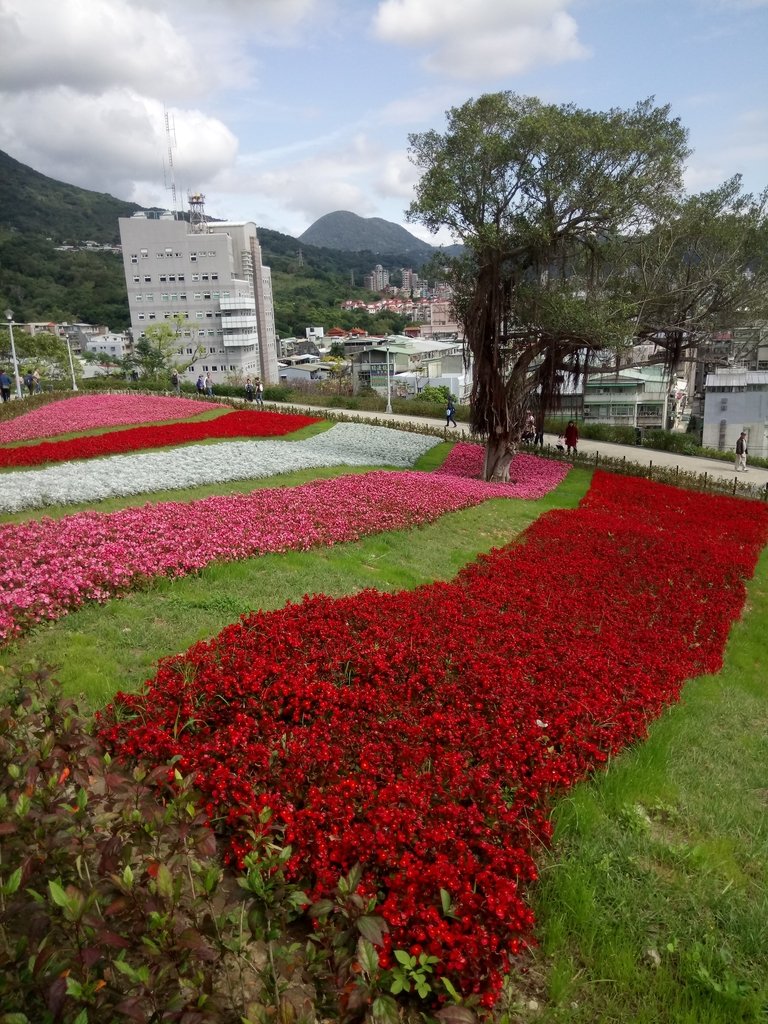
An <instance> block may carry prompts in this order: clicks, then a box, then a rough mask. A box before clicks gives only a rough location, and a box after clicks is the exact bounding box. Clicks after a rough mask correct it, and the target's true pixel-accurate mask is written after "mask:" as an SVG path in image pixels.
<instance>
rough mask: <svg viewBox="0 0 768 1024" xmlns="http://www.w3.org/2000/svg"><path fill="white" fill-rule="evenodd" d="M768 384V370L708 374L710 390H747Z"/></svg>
mask: <svg viewBox="0 0 768 1024" xmlns="http://www.w3.org/2000/svg"><path fill="white" fill-rule="evenodd" d="M756 384H768V370H729V371H727V372H726V373H708V374H707V383H706V387H708V388H745V387H750V386H754V385H756Z"/></svg>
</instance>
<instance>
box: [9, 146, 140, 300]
mask: <svg viewBox="0 0 768 1024" xmlns="http://www.w3.org/2000/svg"><path fill="white" fill-rule="evenodd" d="M0 178H2V182H3V188H2V192H0V227H2V228H5V229H8V228H10V229H11V230H13V231H17V232H19V233H21V234H25V235H40V236H42V237H44V238H53V239H55V241H56V242H57V243H60V242H84V241H86V240H91V241H94V242H102V243H116V242H117V241H118V240H119V235H118V228H117V219H118V217H130V216H132V215H133V214H134V213H135V212H136V211H137V210H140V209H141V207H140V206H137V205H136V203H128V202H125V201H123V200H121V199H115V198H114V197H113V196H110V195H107V194H106V193H102V192H91V191H89V190H88V189H84V188H78V187H77V186H76V185H65V184H64V183H63V182H61V181H55V180H54V179H53V178H48V177H46V175H44V174H40V173H39V172H38V171H33V170H32V168H31V167H27V166H25V165H24V164H22V163H19V161H18V160H14V159H13V158H12V157H10V156H8V154H7V153H2V152H0ZM0 290H1V289H0ZM35 319H37V318H35Z"/></svg>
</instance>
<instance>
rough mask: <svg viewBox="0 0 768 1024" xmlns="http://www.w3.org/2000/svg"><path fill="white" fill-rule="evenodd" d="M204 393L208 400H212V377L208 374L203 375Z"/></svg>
mask: <svg viewBox="0 0 768 1024" xmlns="http://www.w3.org/2000/svg"><path fill="white" fill-rule="evenodd" d="M205 393H206V395H207V396H208V397H209V398H213V377H211V375H210V373H206V375H205Z"/></svg>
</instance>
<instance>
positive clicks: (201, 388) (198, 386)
mask: <svg viewBox="0 0 768 1024" xmlns="http://www.w3.org/2000/svg"><path fill="white" fill-rule="evenodd" d="M195 390H196V391H197V393H198V395H204V394H205V377H203V375H202V373H201V374H200V376H199V377H198V378H197V380H196V381H195Z"/></svg>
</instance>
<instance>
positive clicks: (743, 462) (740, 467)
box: [736, 430, 748, 473]
mask: <svg viewBox="0 0 768 1024" xmlns="http://www.w3.org/2000/svg"><path fill="white" fill-rule="evenodd" d="M747 452H748V449H747V432H746V430H742V432H741V433H740V434H739V439H738V441H737V442H736V472H737V473H739V472H741V473H746V472H747Z"/></svg>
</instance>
